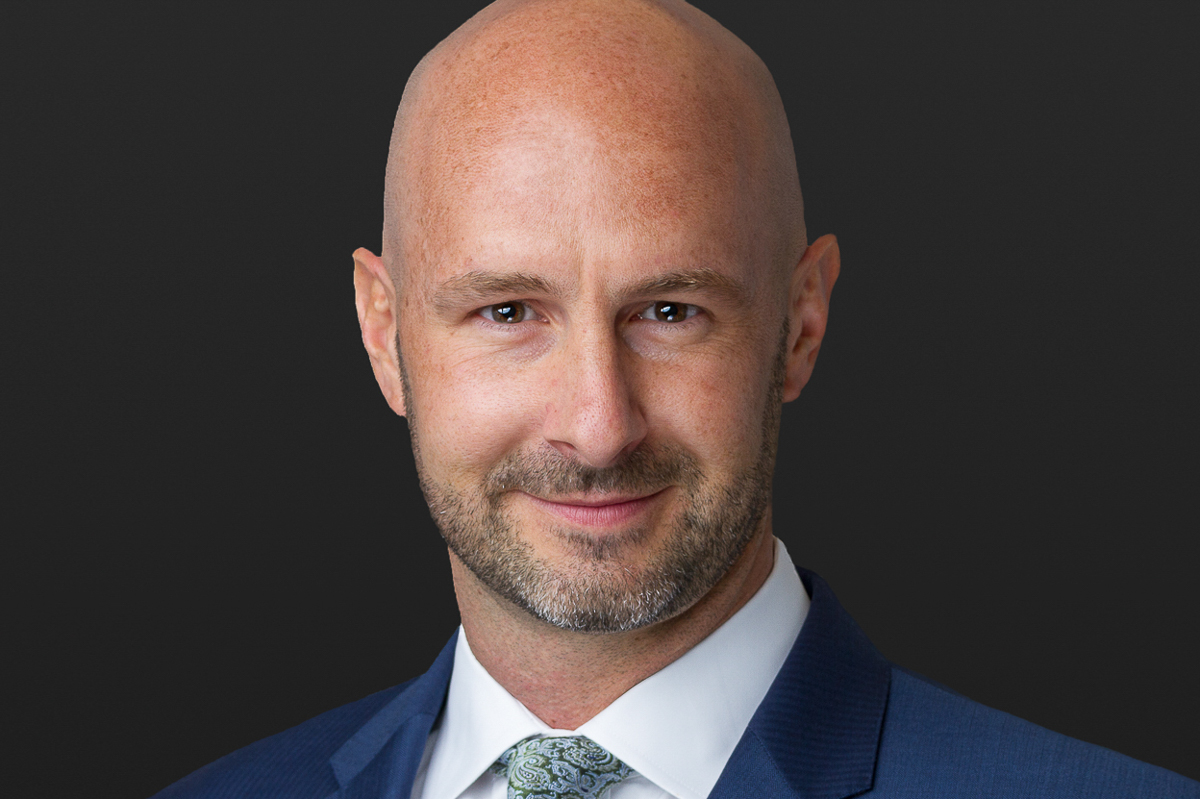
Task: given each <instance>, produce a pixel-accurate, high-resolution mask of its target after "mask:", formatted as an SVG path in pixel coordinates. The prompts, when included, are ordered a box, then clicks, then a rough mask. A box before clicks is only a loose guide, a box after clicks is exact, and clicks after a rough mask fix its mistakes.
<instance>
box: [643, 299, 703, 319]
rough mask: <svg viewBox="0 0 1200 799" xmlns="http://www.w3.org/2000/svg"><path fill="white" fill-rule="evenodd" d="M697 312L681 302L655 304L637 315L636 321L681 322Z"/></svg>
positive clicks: (697, 311)
mask: <svg viewBox="0 0 1200 799" xmlns="http://www.w3.org/2000/svg"><path fill="white" fill-rule="evenodd" d="M699 312H700V309H699V308H697V307H696V306H695V305H688V304H686V303H682V302H656V303H654V304H653V305H650V306H647V308H646V310H644V311H642V312H641V313H640V314H638V319H645V320H646V321H649V322H683V321H685V320H687V319H691V318H692V317H693V316H695V315H696V314H697V313H699Z"/></svg>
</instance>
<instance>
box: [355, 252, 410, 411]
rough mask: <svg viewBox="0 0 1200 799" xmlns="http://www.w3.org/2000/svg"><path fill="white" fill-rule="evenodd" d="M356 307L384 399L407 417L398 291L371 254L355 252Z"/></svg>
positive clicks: (384, 268) (363, 338)
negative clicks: (398, 328)
mask: <svg viewBox="0 0 1200 799" xmlns="http://www.w3.org/2000/svg"><path fill="white" fill-rule="evenodd" d="M354 305H355V308H356V309H357V310H358V326H359V328H360V329H361V330H362V341H363V346H364V347H366V348H367V355H368V356H370V358H371V369H372V371H374V372H375V380H376V382H378V383H379V389H380V391H382V392H383V397H384V399H386V400H387V404H388V405H389V406H391V409H392V410H393V411H395V412H396V414H397V415H398V416H403V415H404V390H403V383H402V382H401V380H400V367H399V363H400V361H399V357H398V356H399V353H397V352H395V349H396V312H397V310H398V309H397V306H396V290H395V287H394V286H393V285H392V278H391V275H389V274H388V271H387V267H386V266H384V265H383V259H382V258H380V257H379V256H378V255H376V254H375V253H373V252H371V251H370V250H367V249H364V248H362V247H359V248H358V249H357V250H355V251H354Z"/></svg>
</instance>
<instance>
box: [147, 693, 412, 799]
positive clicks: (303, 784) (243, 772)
mask: <svg viewBox="0 0 1200 799" xmlns="http://www.w3.org/2000/svg"><path fill="white" fill-rule="evenodd" d="M413 682H414V681H411V680H410V681H409V682H406V683H404V684H402V685H397V686H395V687H392V688H388V689H385V690H383V691H379V692H378V693H374V694H371V695H370V696H367V697H364V698H363V699H360V700H358V701H357V702H351V703H350V704H348V705H342V706H341V707H338V708H335V709H333V710H330V711H328V712H325V713H322V714H321V715H319V716H316V717H314V718H311V719H309V720H308V721H306V722H304V723H303V724H300V725H298V726H296V727H292V728H291V729H289V730H284V731H283V732H281V733H278V734H276V735H272V736H271V737H269V738H264V739H262V740H261V741H256V742H255V743H252V744H250V745H249V746H247V747H245V748H242V749H239V750H237V751H236V752H233V753H231V754H228V755H226V756H225V757H223V758H221V759H220V760H216V761H214V762H212V763H210V764H208V765H207V766H205V767H203V768H201V769H199V770H197V771H194V772H192V773H191V774H189V775H188V776H187V777H184V778H183V779H182V780H179V781H178V782H176V783H174V784H173V785H171V786H169V787H167V788H165V789H164V790H162V791H161V792H159V793H157V794H155V795H154V797H153V799H185V798H186V799H201V798H202V797H203V799H224V798H225V797H230V798H231V799H232V797H244V796H254V797H262V799H266V798H267V797H288V798H289V799H300V797H322V798H323V797H326V796H328V795H329V794H331V793H333V792H334V791H336V790H337V788H338V784H337V781H336V779H335V777H334V773H333V768H332V767H331V766H330V764H329V759H330V758H331V757H332V756H333V754H334V753H335V752H337V751H338V749H339V747H341V746H342V744H344V743H345V742H346V741H347V740H348V739H349V738H350V737H351V736H352V735H354V733H355V732H357V731H358V730H359V729H360V728H361V727H362V726H363V725H364V724H365V723H366V722H367V721H368V720H369V719H370V718H371V717H372V716H374V715H375V714H376V713H378V712H379V710H380V709H381V708H383V707H384V706H385V705H387V704H388V703H389V702H391V701H392V700H393V699H395V698H396V697H398V696H400V695H401V694H402V693H404V690H405V689H406V688H408V687H409V686H410V685H411V684H412V683H413Z"/></svg>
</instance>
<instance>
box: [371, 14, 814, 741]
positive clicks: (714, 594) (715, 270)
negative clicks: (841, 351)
mask: <svg viewBox="0 0 1200 799" xmlns="http://www.w3.org/2000/svg"><path fill="white" fill-rule="evenodd" d="M805 238H806V237H805V231H804V224H803V211H802V205H801V200H800V189H799V183H798V180H797V178H796V169H795V162H794V156H793V154H792V147H791V139H790V134H789V132H788V128H787V121H786V118H785V117H784V115H783V109H782V105H781V103H780V101H779V98H778V95H777V93H776V92H775V88H774V84H773V82H772V81H771V78H770V75H769V73H768V72H767V70H766V68H765V67H764V66H763V65H762V64H761V62H760V61H759V60H758V59H757V57H756V56H754V54H753V53H752V52H751V51H750V50H749V49H748V48H746V47H745V45H744V44H742V43H741V42H740V41H738V40H737V39H736V38H735V37H733V36H732V34H730V33H728V32H727V31H725V30H724V29H723V28H721V27H720V26H719V25H717V24H716V23H715V22H714V21H713V20H711V19H710V18H708V17H707V16H705V15H704V14H702V13H701V12H699V11H697V10H695V9H693V8H692V7H690V6H687V5H686V4H684V3H679V2H644V1H643V0H561V1H558V0H541V1H540V2H539V1H537V0H534V1H530V0H526V1H525V2H500V3H495V4H493V5H492V6H489V7H488V8H487V9H485V10H484V11H482V12H480V14H478V15H476V16H475V17H474V18H472V19H471V20H470V21H468V22H467V23H466V24H465V25H464V26H463V27H461V28H460V29H459V30H458V31H456V32H455V33H454V34H452V35H451V36H450V37H449V38H448V39H447V40H446V41H444V42H443V43H442V44H440V45H439V46H438V47H437V48H435V49H434V50H433V51H432V52H431V53H430V54H429V55H428V56H426V58H425V59H424V60H423V61H422V63H421V65H420V66H418V68H417V70H416V71H415V72H414V73H413V76H412V78H410V80H409V84H408V86H407V87H406V89H405V94H404V99H403V101H402V103H401V108H400V110H399V112H398V114H397V120H396V126H395V129H394V131H393V138H392V147H391V153H390V156H389V162H388V178H387V189H386V199H385V229H384V249H383V254H382V257H378V256H375V255H373V254H371V253H370V252H368V251H366V250H363V249H360V250H358V251H356V252H355V264H356V267H355V291H356V305H357V309H358V315H359V321H360V325H361V327H362V331H363V342H364V344H365V346H366V348H367V351H368V354H369V355H370V358H371V363H372V368H373V369H374V371H375V375H376V379H377V380H378V381H379V384H380V387H381V389H382V391H383V393H384V396H385V397H386V398H387V400H388V402H389V404H390V405H391V407H392V408H393V410H395V411H396V413H398V414H401V415H407V416H408V419H409V427H410V431H411V433H412V440H413V447H414V452H415V454H416V460H417V465H418V470H419V473H420V476H421V483H422V488H423V490H424V491H425V495H426V498H427V499H428V500H429V503H430V508H431V511H432V512H433V514H434V518H435V520H436V521H437V522H438V525H439V528H440V529H441V530H442V533H443V536H444V537H445V538H446V540H447V542H448V545H449V548H450V560H451V569H452V573H453V577H454V585H455V591H456V595H457V597H458V603H459V609H460V612H461V616H462V621H463V627H464V629H465V631H466V634H467V638H468V640H469V641H470V644H471V649H472V652H473V653H474V654H475V656H476V657H477V658H478V659H479V661H480V663H481V664H482V665H483V666H484V667H485V668H486V669H487V670H488V672H489V673H490V674H491V675H492V676H493V677H494V678H495V679H496V680H497V681H498V682H499V683H500V684H501V685H503V686H504V687H505V688H506V689H507V690H508V691H509V692H510V693H512V694H513V695H514V696H515V697H516V698H517V699H519V700H520V701H521V702H522V703H523V704H524V705H525V706H526V707H528V708H529V709H530V711H532V712H533V713H534V714H535V715H537V716H538V717H539V718H541V719H542V720H543V721H545V722H546V723H547V724H549V725H550V726H552V727H556V728H560V729H574V728H576V727H578V726H579V725H580V724H582V723H584V722H585V721H587V720H588V719H590V718H591V717H592V716H594V715H595V714H596V713H598V712H599V711H600V710H602V709H603V708H604V707H607V706H608V704H610V703H611V702H612V701H613V700H614V699H615V698H616V697H618V696H620V695H621V694H622V693H624V692H625V691H626V690H628V689H629V688H630V687H632V686H633V685H635V684H636V683H638V682H640V681H641V680H643V679H645V678H646V677H647V676H649V675H650V674H653V673H654V672H656V671H658V670H660V669H661V668H663V667H664V666H665V665H667V664H668V663H670V662H671V661H673V660H675V659H676V658H678V657H679V656H680V655H682V654H683V653H684V652H686V651H687V650H688V649H690V648H691V647H693V646H694V645H695V644H696V643H698V642H699V641H700V640H702V639H703V638H704V637H706V636H707V635H708V634H709V633H710V632H712V630H714V629H716V627H718V626H719V625H720V624H721V623H722V622H724V621H725V620H726V619H727V618H729V616H731V615H732V614H733V613H735V612H736V611H737V610H738V609H739V608H740V607H741V606H742V605H744V604H745V603H746V601H748V600H749V598H750V597H751V596H753V595H754V593H755V592H756V591H757V590H758V588H759V587H760V586H761V585H762V583H763V581H764V580H765V579H766V577H767V575H768V574H769V573H770V570H771V567H772V565H773V553H774V549H773V543H772V535H771V518H770V478H771V473H772V471H773V468H774V459H775V444H776V440H777V435H778V422H779V412H780V405H781V403H782V402H784V401H789V400H791V399H794V398H795V397H796V396H798V395H799V393H800V390H801V388H802V387H803V386H804V384H805V383H806V382H807V380H808V378H809V376H810V375H811V371H812V367H813V363H814V361H815V358H816V354H817V351H818V348H819V345H820V341H821V338H822V336H823V335H824V329H825V319H826V315H827V310H828V301H829V293H830V291H831V290H832V287H833V282H834V280H835V279H836V277H837V272H838V253H837V245H836V242H834V240H833V238H832V237H831V236H826V237H823V238H821V239H818V240H817V241H815V242H813V243H812V245H809V246H807V248H806V245H805Z"/></svg>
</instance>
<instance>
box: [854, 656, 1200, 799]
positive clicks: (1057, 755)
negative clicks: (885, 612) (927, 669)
mask: <svg viewBox="0 0 1200 799" xmlns="http://www.w3.org/2000/svg"><path fill="white" fill-rule="evenodd" d="M964 792H965V793H964ZM873 793H877V794H878V795H895V796H909V795H911V796H921V797H923V799H937V797H942V796H947V797H949V796H962V795H966V794H969V795H972V796H1022V797H1066V796H1071V797H1074V796H1080V797H1084V796H1086V797H1114V799H1115V797H1141V796H1144V797H1189V798H1190V799H1200V783H1197V782H1194V781H1192V780H1189V779H1187V778H1186V777H1183V776H1180V775H1179V774H1175V773H1174V772H1171V771H1167V770H1166V769H1163V768H1159V767H1157V766H1151V765H1149V764H1147V763H1142V762H1140V761H1137V760H1134V759H1133V758H1130V757H1126V756H1125V755H1121V754H1118V753H1116V752H1113V751H1111V750H1109V749H1105V748H1103V747H1100V746H1096V745H1094V744H1088V743H1084V742H1083V741H1079V740H1075V739H1074V738H1068V737H1067V736H1065V735H1061V734H1059V733H1055V732H1051V731H1050V730H1047V729H1045V728H1044V727H1039V726H1038V725H1036V724H1033V723H1031V722H1028V721H1024V720H1022V719H1019V718H1017V717H1016V716H1012V715H1009V714H1008V713H1004V712H1003V711H999V710H995V709H993V708H989V707H985V706H984V705H981V704H979V703H977V702H973V701H971V700H970V699H967V698H966V697H963V696H961V695H959V694H956V693H954V692H953V691H951V690H949V689H948V688H945V687H944V686H941V685H939V684H937V683H935V682H933V681H932V680H929V679H927V678H925V677H922V676H920V675H918V674H914V673H913V672H910V671H908V670H906V669H902V668H899V667H893V668H892V680H891V689H890V692H889V697H888V704H887V711H886V715H885V719H884V726H883V734H882V739H881V741H880V751H879V761H878V767H877V769H876V778H875V790H874V791H873Z"/></svg>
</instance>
